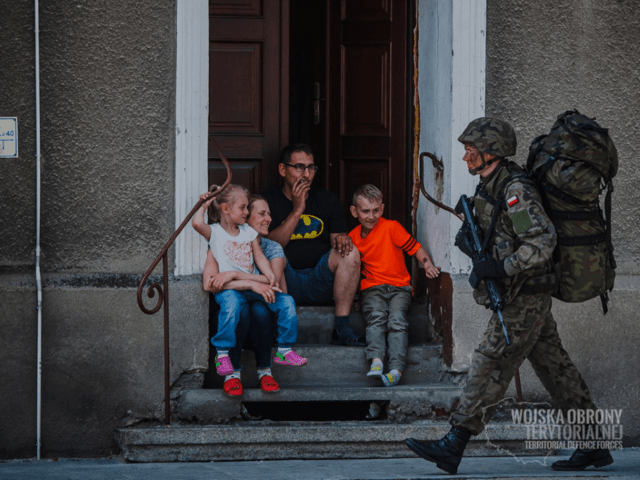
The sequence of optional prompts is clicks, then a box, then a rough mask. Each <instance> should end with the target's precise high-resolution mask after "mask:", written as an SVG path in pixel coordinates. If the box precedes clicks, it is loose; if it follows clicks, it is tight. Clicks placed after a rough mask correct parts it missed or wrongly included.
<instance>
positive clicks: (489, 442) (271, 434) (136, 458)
mask: <svg viewBox="0 0 640 480" xmlns="http://www.w3.org/2000/svg"><path fill="white" fill-rule="evenodd" d="M449 428H450V426H449V424H448V423H447V422H445V421H415V422H410V423H405V424H392V423H388V422H380V421H369V422H367V421H361V422H341V423H340V424H318V423H315V424H313V423H303V422H301V423H287V424H282V423H269V422H246V423H243V424H237V425H219V426H186V425H173V426H171V427H170V428H167V427H165V426H157V427H145V428H126V429H119V430H117V431H116V434H115V436H116V440H117V442H118V445H119V446H120V448H121V449H122V452H123V456H124V458H125V460H127V461H130V462H176V461H177V462H211V461H238V460H284V459H340V458H342V459H347V458H398V457H415V454H413V452H411V451H410V450H409V449H408V448H407V447H406V446H405V445H404V440H405V439H406V438H409V437H413V438H417V439H420V440H437V439H439V438H441V437H442V436H444V435H445V434H446V433H447V432H448V431H449ZM524 439H526V429H525V425H514V424H508V423H504V424H501V423H491V424H489V425H488V427H487V429H486V430H485V432H483V434H482V435H480V436H478V437H472V441H471V442H470V443H469V445H468V447H467V450H466V451H465V456H491V455H495V456H505V455H509V454H511V455H518V456H521V455H545V454H547V453H548V452H547V451H544V452H542V451H540V450H529V449H526V446H525V442H524Z"/></svg>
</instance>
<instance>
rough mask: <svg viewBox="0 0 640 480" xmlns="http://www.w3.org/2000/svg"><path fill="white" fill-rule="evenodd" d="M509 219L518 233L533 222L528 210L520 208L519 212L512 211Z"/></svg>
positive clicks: (526, 228)
mask: <svg viewBox="0 0 640 480" xmlns="http://www.w3.org/2000/svg"><path fill="white" fill-rule="evenodd" d="M511 221H512V222H513V229H514V230H515V232H516V234H518V235H520V234H521V233H522V232H525V231H526V230H528V229H529V228H531V225H532V224H533V222H532V221H531V216H530V215H529V211H528V210H520V211H519V212H516V213H514V214H513V215H511Z"/></svg>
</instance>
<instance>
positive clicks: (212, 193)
mask: <svg viewBox="0 0 640 480" xmlns="http://www.w3.org/2000/svg"><path fill="white" fill-rule="evenodd" d="M210 140H212V141H213V144H214V145H215V147H216V149H217V150H218V153H220V158H221V159H222V163H223V164H224V166H225V167H226V169H227V179H226V180H225V181H224V183H223V184H222V185H221V186H220V187H216V186H213V185H212V186H211V187H210V188H209V195H208V196H207V197H206V198H201V199H200V200H199V201H198V203H196V205H195V206H194V207H193V209H191V212H189V214H188V215H187V217H186V218H185V219H184V221H183V222H182V223H181V224H180V226H179V227H178V228H177V229H176V231H175V232H174V233H173V235H172V236H171V238H170V239H169V241H168V242H167V244H166V245H165V246H164V248H163V249H162V251H161V252H160V254H159V255H158V256H157V257H156V259H155V260H154V261H153V263H152V264H151V266H150V267H149V269H148V270H147V272H146V273H145V274H144V276H143V277H142V280H141V281H140V285H139V286H138V295H137V298H138V306H139V307H140V310H142V311H143V312H144V313H146V314H147V315H153V314H154V313H156V312H158V311H159V310H160V307H162V306H163V305H164V421H165V423H166V424H167V425H169V424H170V423H171V417H170V409H169V394H170V382H171V380H170V375H169V367H170V358H169V267H168V261H167V255H168V252H169V248H170V247H171V245H173V242H174V241H175V240H176V238H177V237H178V235H180V232H182V230H183V229H184V227H185V226H186V225H187V223H189V220H191V217H193V215H194V214H195V213H196V212H197V211H198V209H199V208H200V206H201V205H202V204H203V203H204V202H206V201H208V200H210V199H211V198H213V197H216V196H218V195H219V194H220V193H222V191H223V190H224V189H225V188H227V186H228V185H229V184H230V183H231V167H230V166H229V162H228V160H227V157H225V156H224V154H223V153H222V150H221V149H220V146H219V145H218V143H217V142H216V141H215V139H213V138H211V139H210ZM161 260H162V286H160V284H159V283H158V282H154V283H152V284H151V285H149V288H148V290H147V295H148V297H149V298H153V297H155V295H156V293H157V294H158V301H157V303H156V305H155V306H154V307H153V308H151V309H148V308H146V307H145V306H144V304H143V303H142V291H143V290H144V285H145V283H146V282H147V280H148V279H149V276H150V275H151V272H153V270H154V269H155V268H156V266H157V265H158V263H160V261H161Z"/></svg>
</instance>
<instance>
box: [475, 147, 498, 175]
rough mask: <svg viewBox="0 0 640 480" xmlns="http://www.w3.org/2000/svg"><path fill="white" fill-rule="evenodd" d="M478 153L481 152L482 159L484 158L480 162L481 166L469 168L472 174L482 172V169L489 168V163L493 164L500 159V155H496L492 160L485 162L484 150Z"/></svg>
mask: <svg viewBox="0 0 640 480" xmlns="http://www.w3.org/2000/svg"><path fill="white" fill-rule="evenodd" d="M478 153H479V154H480V159H481V160H482V163H481V164H480V166H479V167H476V168H470V169H469V173H470V174H471V175H478V173H480V172H481V171H482V170H484V169H485V168H487V167H488V166H489V165H491V164H492V163H494V162H497V161H498V160H500V157H494V158H492V159H491V160H489V161H488V162H485V160H484V154H483V153H482V152H478Z"/></svg>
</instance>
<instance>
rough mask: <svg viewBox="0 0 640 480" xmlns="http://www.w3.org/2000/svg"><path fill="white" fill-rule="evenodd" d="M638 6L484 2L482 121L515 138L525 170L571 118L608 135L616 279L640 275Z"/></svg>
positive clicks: (584, 1)
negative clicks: (565, 116) (538, 147)
mask: <svg viewBox="0 0 640 480" xmlns="http://www.w3.org/2000/svg"><path fill="white" fill-rule="evenodd" d="M639 9H640V2H638V1H637V0H632V1H606V2H597V1H592V0H577V1H574V0H561V1H556V0H554V1H551V0H544V1H541V2H535V3H533V2H527V1H525V0H500V1H496V0H489V1H488V3H487V105H486V109H487V115H490V116H498V117H500V118H504V119H505V120H507V121H508V122H510V123H511V124H512V126H513V127H514V129H515V130H516V134H517V136H518V142H519V146H518V152H517V155H516V160H517V161H518V163H524V162H525V161H526V158H527V154H528V147H529V144H530V143H531V140H533V139H534V138H535V137H536V136H538V135H542V134H546V133H548V131H549V129H550V128H551V125H552V124H553V122H554V121H555V118H556V116H557V115H559V114H560V113H562V112H564V111H565V110H570V109H574V108H577V109H578V110H579V111H580V112H581V113H583V114H585V115H588V116H590V117H596V119H597V121H598V122H599V123H600V125H602V126H603V127H606V128H608V129H609V133H610V135H611V138H612V139H613V142H614V144H615V145H616V147H617V149H618V157H619V161H620V169H619V171H618V175H617V176H616V178H615V179H614V186H615V192H614V194H613V195H614V196H613V213H612V221H613V244H614V247H615V255H616V261H617V263H618V269H617V273H618V274H631V275H638V274H639V273H640V242H638V241H637V239H638V237H639V236H640V222H638V221H637V218H638V217H639V216H640V202H639V201H638V200H639V198H640V195H638V193H637V192H638V187H637V181H638V174H637V171H638V166H639V165H640V160H639V158H640V157H639V154H640V146H639V143H638V141H637V139H638V138H639V136H640V98H639V97H638V95H637V92H638V91H639V90H640V66H639V60H640V29H638V11H639Z"/></svg>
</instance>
